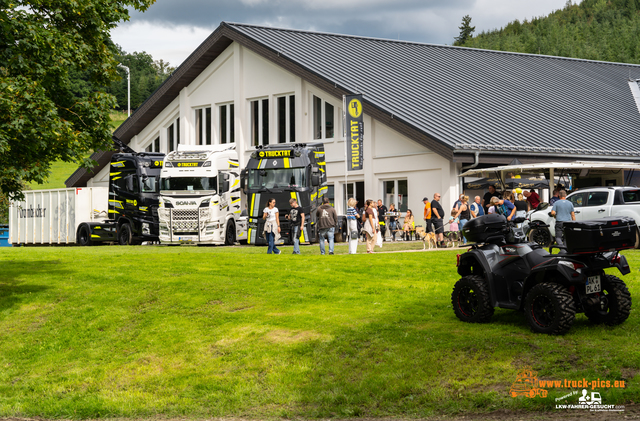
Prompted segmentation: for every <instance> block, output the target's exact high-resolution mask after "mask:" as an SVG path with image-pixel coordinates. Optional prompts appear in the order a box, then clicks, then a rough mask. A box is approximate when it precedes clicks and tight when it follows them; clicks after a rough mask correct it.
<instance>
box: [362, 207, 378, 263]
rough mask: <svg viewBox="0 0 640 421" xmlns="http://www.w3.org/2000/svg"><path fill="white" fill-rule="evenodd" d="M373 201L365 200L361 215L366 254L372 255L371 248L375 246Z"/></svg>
mask: <svg viewBox="0 0 640 421" xmlns="http://www.w3.org/2000/svg"><path fill="white" fill-rule="evenodd" d="M374 207H375V206H374V205H373V200H367V202H366V203H365V206H364V209H365V211H364V213H363V215H362V217H363V218H365V221H364V227H363V228H362V230H363V231H364V232H365V235H366V236H367V253H369V254H370V253H373V248H374V247H375V245H376V228H375V227H376V225H377V224H376V220H375V218H374V214H373V208H374Z"/></svg>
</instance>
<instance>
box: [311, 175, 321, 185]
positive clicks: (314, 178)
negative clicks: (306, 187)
mask: <svg viewBox="0 0 640 421" xmlns="http://www.w3.org/2000/svg"><path fill="white" fill-rule="evenodd" d="M311 185H312V186H313V187H318V186H319V185H320V175H318V174H312V175H311Z"/></svg>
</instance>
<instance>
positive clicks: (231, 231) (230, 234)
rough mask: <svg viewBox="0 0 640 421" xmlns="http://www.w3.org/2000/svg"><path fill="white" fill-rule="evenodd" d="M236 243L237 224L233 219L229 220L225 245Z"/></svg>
mask: <svg viewBox="0 0 640 421" xmlns="http://www.w3.org/2000/svg"><path fill="white" fill-rule="evenodd" d="M235 243H236V224H235V223H234V222H233V220H231V219H230V220H229V222H227V229H226V231H225V234H224V245H225V246H232V245H234V244H235Z"/></svg>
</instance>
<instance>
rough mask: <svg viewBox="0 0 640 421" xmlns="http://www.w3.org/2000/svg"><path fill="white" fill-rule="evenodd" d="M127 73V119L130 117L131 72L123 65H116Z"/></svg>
mask: <svg viewBox="0 0 640 421" xmlns="http://www.w3.org/2000/svg"><path fill="white" fill-rule="evenodd" d="M118 66H120V67H122V68H123V69H124V70H125V71H126V72H127V117H131V72H130V71H129V68H128V67H127V66H125V65H124V64H118Z"/></svg>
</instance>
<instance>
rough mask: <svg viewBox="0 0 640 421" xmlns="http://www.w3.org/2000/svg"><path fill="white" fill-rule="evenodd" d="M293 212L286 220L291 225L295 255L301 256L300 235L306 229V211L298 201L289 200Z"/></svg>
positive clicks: (290, 212)
mask: <svg viewBox="0 0 640 421" xmlns="http://www.w3.org/2000/svg"><path fill="white" fill-rule="evenodd" d="M289 204H290V205H291V210H290V211H289V214H288V215H287V216H286V218H287V219H288V220H289V222H290V223H291V238H292V239H293V254H300V233H301V232H302V230H303V229H304V211H303V210H302V208H301V207H300V206H298V201H297V200H296V199H293V198H292V199H289Z"/></svg>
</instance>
